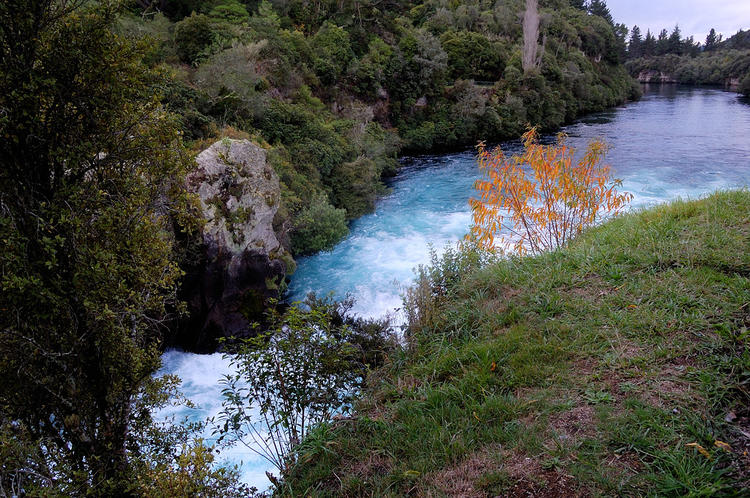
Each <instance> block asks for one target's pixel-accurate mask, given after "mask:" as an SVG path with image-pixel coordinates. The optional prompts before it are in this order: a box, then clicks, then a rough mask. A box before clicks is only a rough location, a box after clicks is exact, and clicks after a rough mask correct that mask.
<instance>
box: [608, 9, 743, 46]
mask: <svg viewBox="0 0 750 498" xmlns="http://www.w3.org/2000/svg"><path fill="white" fill-rule="evenodd" d="M607 6H608V7H609V10H610V12H612V17H613V18H614V19H615V22H618V23H619V22H621V23H625V24H626V25H627V27H628V29H630V28H632V27H633V25H636V24H637V25H638V27H639V28H641V33H643V36H646V30H647V29H650V30H651V32H652V33H654V35H655V36H656V35H658V34H659V31H661V30H662V28H666V29H667V31H669V32H670V33H671V32H672V29H674V25H675V24H679V25H680V30H681V31H682V36H683V38H684V37H687V36H690V35H693V36H694V37H695V41H699V42H701V43H703V42H705V41H706V35H707V34H708V32H709V31H710V30H711V28H715V29H716V31H717V32H718V33H723V34H724V38H728V37H730V36H732V35H733V34H735V33H736V32H737V31H739V30H740V29H744V30H747V29H748V28H750V0H607Z"/></svg>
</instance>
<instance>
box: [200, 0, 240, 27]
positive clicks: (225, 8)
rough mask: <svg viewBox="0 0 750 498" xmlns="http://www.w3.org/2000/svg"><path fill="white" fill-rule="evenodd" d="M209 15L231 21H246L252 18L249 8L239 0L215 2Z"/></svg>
mask: <svg viewBox="0 0 750 498" xmlns="http://www.w3.org/2000/svg"><path fill="white" fill-rule="evenodd" d="M208 16H209V17H211V18H213V19H217V20H221V21H227V22H231V23H244V22H247V21H249V20H250V14H249V13H248V11H247V8H245V5H243V4H242V3H240V2H239V1H238V0H221V1H220V2H218V3H215V4H214V6H213V8H212V9H211V11H210V12H209V13H208Z"/></svg>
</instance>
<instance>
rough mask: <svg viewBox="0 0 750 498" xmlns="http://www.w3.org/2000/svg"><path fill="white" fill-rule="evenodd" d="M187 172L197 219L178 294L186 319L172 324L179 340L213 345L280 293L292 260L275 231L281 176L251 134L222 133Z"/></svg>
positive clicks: (191, 346)
mask: <svg viewBox="0 0 750 498" xmlns="http://www.w3.org/2000/svg"><path fill="white" fill-rule="evenodd" d="M196 162H197V168H196V170H195V171H193V172H192V173H190V174H189V175H188V178H187V181H188V188H189V190H190V191H191V192H194V193H196V194H197V195H198V197H199V198H200V204H201V209H202V213H203V217H204V219H205V224H204V225H203V229H202V234H201V240H200V244H199V245H200V250H199V256H198V258H196V261H195V262H194V264H193V265H192V266H191V267H190V268H188V269H187V270H186V277H185V279H184V283H183V288H182V294H183V298H184V299H185V300H186V301H187V303H188V308H189V312H190V316H189V319H187V320H186V321H184V322H183V323H182V324H181V325H180V327H179V331H178V336H177V339H176V342H177V344H178V345H179V346H181V347H183V348H185V349H188V350H191V351H197V352H212V351H215V350H216V349H217V346H218V339H219V338H221V337H246V336H248V335H249V334H250V333H251V327H250V323H251V321H254V320H259V319H261V318H262V313H263V310H264V308H265V304H266V302H267V300H268V299H270V298H278V297H279V292H280V288H281V284H282V282H283V280H284V278H285V275H286V274H287V271H288V270H291V267H292V266H293V264H294V261H293V259H292V258H291V255H290V254H289V253H288V252H287V250H286V249H285V248H284V247H283V246H282V245H281V243H280V242H279V239H278V237H277V234H276V233H275V232H274V228H273V220H274V216H275V215H276V211H277V210H278V207H279V200H280V192H281V191H280V187H279V178H278V176H277V175H276V173H275V172H274V170H273V168H272V167H271V166H270V165H269V164H268V163H267V161H266V151H265V149H263V148H261V147H259V146H258V145H256V144H254V143H252V142H251V141H249V140H229V139H224V140H222V141H220V142H217V143H215V144H213V145H212V146H211V147H209V148H208V149H206V150H204V151H203V152H201V153H200V154H199V155H198V157H197V159H196Z"/></svg>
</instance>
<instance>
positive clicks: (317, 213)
mask: <svg viewBox="0 0 750 498" xmlns="http://www.w3.org/2000/svg"><path fill="white" fill-rule="evenodd" d="M296 219H297V225H296V226H295V227H294V230H293V231H292V249H293V250H294V253H295V254H311V253H314V252H318V251H323V250H326V249H331V248H332V247H333V246H334V245H336V243H337V242H338V241H339V240H341V239H342V238H343V237H345V236H346V235H347V234H348V233H349V227H347V225H346V210H345V209H337V208H335V207H333V206H331V205H330V204H329V203H328V201H327V200H326V197H325V195H322V194H321V195H317V196H314V197H313V198H312V199H311V200H310V204H309V205H308V206H306V207H305V208H304V209H303V210H302V212H300V213H299V215H297V217H296Z"/></svg>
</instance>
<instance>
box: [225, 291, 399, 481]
mask: <svg viewBox="0 0 750 498" xmlns="http://www.w3.org/2000/svg"><path fill="white" fill-rule="evenodd" d="M305 304H306V306H305V307H306V308H308V309H303V308H302V307H300V306H298V305H299V303H295V304H294V305H292V306H291V307H290V308H289V309H288V310H287V311H286V312H285V313H283V314H281V313H279V312H278V311H277V310H274V309H271V310H269V312H268V317H267V321H268V322H269V323H270V326H269V327H268V329H267V331H266V332H264V333H261V334H259V335H258V336H256V337H254V338H250V339H244V340H242V341H241V342H239V343H236V344H234V345H231V346H230V351H231V354H228V355H227V356H226V358H227V359H229V360H230V362H231V364H232V366H233V367H234V369H235V371H236V373H234V374H229V375H227V376H226V377H225V379H224V380H223V384H224V389H223V396H224V402H223V410H222V412H221V414H220V415H219V422H220V426H219V427H218V432H219V433H221V438H227V439H229V440H232V441H234V442H239V443H241V444H245V445H246V446H247V448H248V449H249V450H251V451H252V452H254V453H256V454H258V455H259V456H261V457H262V458H264V459H266V460H267V461H268V462H269V463H271V464H272V465H273V466H274V467H275V468H276V469H277V471H278V472H279V473H280V474H281V475H282V476H283V475H284V474H285V473H286V471H287V470H288V468H289V467H290V465H293V464H294V463H295V461H296V460H297V457H298V456H299V454H298V453H297V452H296V450H297V449H298V448H299V447H300V445H302V444H303V443H305V439H306V438H307V437H308V435H309V434H310V432H311V431H312V430H314V429H315V428H317V427H319V426H321V425H322V424H325V423H327V422H329V421H330V420H331V419H332V417H333V416H334V414H336V413H337V412H338V413H342V412H343V413H345V412H346V411H348V409H349V408H350V406H351V401H352V400H353V399H354V397H355V396H356V394H357V392H358V390H359V389H360V388H361V387H362V385H363V383H364V378H365V376H366V374H367V370H368V368H369V367H377V366H380V365H382V361H383V359H384V357H385V356H384V355H385V354H386V353H387V351H390V350H391V348H394V347H395V344H394V343H393V337H392V336H391V335H390V332H389V329H388V326H387V323H383V322H373V321H364V320H362V319H352V318H350V317H347V316H346V315H347V313H348V311H349V309H350V308H351V305H352V302H351V301H344V302H343V303H336V302H334V301H332V300H331V299H317V298H316V297H315V296H314V295H311V296H309V297H308V300H307V301H306V302H305ZM272 480H274V479H272Z"/></svg>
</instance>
